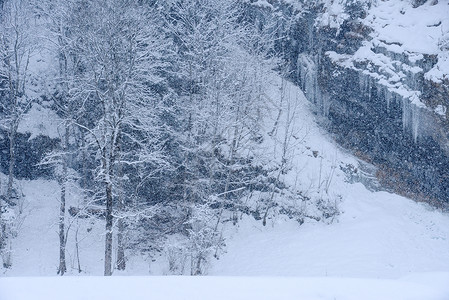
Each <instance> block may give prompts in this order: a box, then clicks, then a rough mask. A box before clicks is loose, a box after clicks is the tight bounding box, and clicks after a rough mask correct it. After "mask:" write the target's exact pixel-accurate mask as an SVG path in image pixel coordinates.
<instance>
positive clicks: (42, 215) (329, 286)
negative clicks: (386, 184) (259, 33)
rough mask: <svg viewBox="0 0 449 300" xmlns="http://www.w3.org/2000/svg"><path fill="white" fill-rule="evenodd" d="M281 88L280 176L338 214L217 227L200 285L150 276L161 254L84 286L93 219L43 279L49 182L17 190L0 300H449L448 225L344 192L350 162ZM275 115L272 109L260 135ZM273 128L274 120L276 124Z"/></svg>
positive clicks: (94, 247)
mask: <svg viewBox="0 0 449 300" xmlns="http://www.w3.org/2000/svg"><path fill="white" fill-rule="evenodd" d="M284 84H285V82H284ZM281 85H282V82H281V80H280V79H279V77H277V76H273V77H272V79H271V82H269V84H268V83H267V95H266V96H267V97H268V98H269V99H271V100H272V102H273V103H274V106H276V105H275V103H279V102H280V101H279V99H280V97H281V94H283V97H284V101H283V104H282V105H283V106H284V110H283V112H284V114H285V112H286V111H287V109H286V108H287V106H288V105H290V107H294V108H295V109H294V110H291V113H292V114H293V115H291V116H294V118H293V120H294V124H293V129H292V132H293V135H295V137H296V138H295V139H294V140H295V141H294V142H293V144H292V151H293V150H294V151H293V152H292V153H293V157H292V166H291V167H292V168H291V171H290V172H289V173H288V174H286V175H285V176H287V177H288V178H287V181H288V182H289V183H290V184H296V185H297V187H298V189H300V190H302V191H304V192H305V193H306V194H307V195H309V196H310V197H312V198H313V197H317V195H318V196H319V194H320V193H322V194H323V193H325V194H326V195H327V196H329V195H330V196H329V197H334V198H332V199H339V198H340V197H341V199H342V200H341V201H340V200H336V201H337V205H338V208H339V210H340V211H341V214H340V215H339V216H338V217H337V218H335V219H334V220H333V222H330V220H329V222H327V223H330V224H326V223H323V222H317V221H315V220H313V219H311V218H306V219H305V222H304V224H302V225H300V224H299V223H298V222H297V221H294V220H289V219H288V218H287V217H285V216H282V215H278V214H275V215H272V216H271V217H270V218H269V220H268V222H267V226H263V225H262V221H255V220H254V219H253V218H252V217H249V216H245V215H242V218H241V220H240V221H239V223H238V224H237V226H233V225H231V224H229V225H227V227H226V228H225V230H224V236H225V238H226V245H227V247H226V253H224V254H222V255H221V256H220V258H219V259H218V260H215V259H212V260H211V261H210V266H209V271H208V275H211V276H206V277H195V278H194V277H175V276H165V277H159V275H166V274H169V273H168V263H167V260H166V258H165V257H164V255H163V254H162V255H161V256H160V257H156V258H152V259H149V258H145V257H141V256H139V255H137V254H132V253H128V256H129V261H128V263H127V270H126V271H124V272H119V271H114V276H113V277H111V278H103V277H95V276H99V275H102V273H103V260H102V259H103V256H104V254H103V251H104V249H103V247H104V235H103V232H104V224H103V221H101V220H97V221H95V222H93V223H89V222H80V224H79V225H80V226H77V224H75V223H73V224H72V225H71V226H72V228H73V230H71V231H70V233H69V240H68V244H67V259H68V269H69V270H68V273H67V275H70V276H67V277H63V278H60V277H55V276H54V275H56V270H57V266H58V254H59V248H58V246H59V240H58V234H57V230H58V228H57V221H58V212H59V210H58V209H59V203H58V198H59V190H58V186H57V183H56V182H53V181H44V180H35V181H21V182H20V184H21V185H22V190H23V193H24V194H25V201H24V205H23V210H24V214H23V216H24V219H23V223H22V225H21V227H20V229H19V233H18V236H17V238H15V239H14V243H13V245H12V249H13V267H12V268H11V269H8V270H5V269H0V272H1V276H2V277H1V278H0V300H22V299H32V300H41V299H44V300H51V299H69V300H70V299H109V300H113V299H216V300H219V299H258V300H260V299H329V300H333V299H338V300H340V299H357V300H358V299H364V300H365V299H392V300H393V299H394V300H397V299H423V300H431V299H449V216H448V215H447V214H444V213H441V212H439V211H437V210H435V209H432V208H431V207H429V206H428V205H426V204H423V203H416V202H414V201H412V200H409V199H406V198H404V197H401V196H398V195H395V194H391V193H387V192H372V191H369V190H368V189H367V188H366V187H365V186H364V185H362V184H361V183H353V184H351V183H348V182H347V181H348V180H347V178H346V175H345V174H344V172H343V171H342V170H341V169H340V167H341V166H347V165H348V164H351V165H353V166H355V167H358V161H357V159H355V158H354V157H353V156H351V155H350V154H349V153H347V152H346V151H344V150H343V149H341V148H339V147H338V146H337V145H336V144H335V143H334V142H333V141H332V140H331V138H330V137H329V136H327V135H326V133H325V132H324V130H322V129H320V127H319V126H318V125H317V123H316V120H315V119H316V117H315V114H314V113H313V112H312V110H311V105H310V103H309V102H308V101H307V99H306V98H305V97H304V95H303V93H302V92H301V91H300V90H299V89H298V88H297V87H295V86H294V85H292V84H290V83H287V84H286V86H284V89H281V88H280V87H281ZM287 100H288V101H287ZM276 115H277V110H276V109H273V118H271V119H270V121H269V122H267V128H266V132H269V131H271V129H272V127H273V123H274V120H275V116H276ZM281 119H282V120H283V122H284V123H286V120H287V119H288V118H286V117H285V116H283V117H282V118H281ZM281 123H282V122H281ZM279 132H280V133H278V136H280V135H281V133H282V126H281V127H280V129H279ZM275 138H276V137H275ZM265 143H266V145H265V146H266V148H265V149H264V151H265V152H266V155H273V156H276V155H278V154H276V153H278V152H279V151H281V150H280V149H278V148H279V146H276V144H275V143H270V142H269V140H267V141H266V142H265ZM323 182H324V183H323ZM323 185H325V186H326V188H323ZM70 195H71V196H70V197H69V200H68V201H69V205H76V201H79V200H77V199H80V196H79V195H77V193H76V188H74V189H73V190H72V191H71V194H70ZM337 196H338V197H337ZM298 205H302V204H298ZM305 209H309V208H307V207H306V208H305ZM310 209H311V208H310ZM310 214H313V211H310ZM73 222H76V220H73ZM75 228H78V241H79V245H80V247H79V252H80V266H81V269H82V272H81V273H78V271H77V259H76V249H75V243H74V236H75V232H74V229H75ZM74 275H95V276H88V277H80V276H76V277H75V276H74ZM124 275H139V276H140V277H132V276H124ZM144 275H153V276H144ZM154 275H158V276H154ZM15 276H41V277H15ZM42 276H44V277H42ZM71 276H72V277H71Z"/></svg>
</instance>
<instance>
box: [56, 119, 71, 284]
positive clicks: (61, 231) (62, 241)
mask: <svg viewBox="0 0 449 300" xmlns="http://www.w3.org/2000/svg"><path fill="white" fill-rule="evenodd" d="M62 143H63V146H62V151H63V152H64V153H63V155H62V178H61V203H60V208H59V268H58V274H60V275H61V276H62V275H64V273H65V272H66V271H67V266H66V260H65V246H66V243H67V237H66V236H65V203H66V192H67V182H68V173H67V163H68V154H67V151H68V145H69V128H68V126H67V124H66V126H65V133H64V141H63V142H62Z"/></svg>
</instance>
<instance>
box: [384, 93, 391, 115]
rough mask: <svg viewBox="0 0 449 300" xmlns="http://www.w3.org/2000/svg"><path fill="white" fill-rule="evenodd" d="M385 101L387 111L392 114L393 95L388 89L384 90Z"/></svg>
mask: <svg viewBox="0 0 449 300" xmlns="http://www.w3.org/2000/svg"><path fill="white" fill-rule="evenodd" d="M384 91H385V100H386V101H387V111H388V112H390V102H391V93H390V91H389V90H388V88H387V87H385V88H384Z"/></svg>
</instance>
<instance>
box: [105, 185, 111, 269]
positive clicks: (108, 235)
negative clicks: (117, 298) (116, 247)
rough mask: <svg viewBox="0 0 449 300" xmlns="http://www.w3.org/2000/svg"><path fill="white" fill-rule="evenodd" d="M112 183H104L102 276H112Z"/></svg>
mask: <svg viewBox="0 0 449 300" xmlns="http://www.w3.org/2000/svg"><path fill="white" fill-rule="evenodd" d="M112 221H113V216H112V183H111V182H107V183H106V239H105V251H104V276H111V275H112Z"/></svg>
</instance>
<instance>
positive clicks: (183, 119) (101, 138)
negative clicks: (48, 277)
mask: <svg viewBox="0 0 449 300" xmlns="http://www.w3.org/2000/svg"><path fill="white" fill-rule="evenodd" d="M242 5H244V4H242V3H241V1H237V0H168V1H162V2H159V1H151V0H148V1H137V0H64V1H63V0H44V1H34V2H33V1H31V0H8V1H6V2H5V4H3V9H2V14H1V26H2V29H1V31H0V34H1V38H2V45H1V47H2V48H1V49H0V51H1V52H0V54H1V55H2V57H1V58H0V59H1V67H0V80H1V97H2V99H1V104H2V113H4V115H6V116H8V119H4V120H8V121H7V122H3V123H2V126H4V128H3V130H4V131H5V132H7V133H8V137H9V140H10V141H9V145H10V150H9V154H10V159H9V163H10V168H9V177H8V178H9V179H8V184H7V191H6V193H4V194H5V196H4V197H3V201H2V202H0V203H2V205H3V206H5V207H6V208H5V207H4V208H3V210H2V207H0V212H1V211H6V209H9V208H10V207H13V204H14V202H15V201H17V199H14V195H13V194H14V188H13V180H14V146H15V142H14V137H15V134H16V132H17V126H18V123H19V122H20V121H21V117H22V115H23V113H24V112H25V111H26V110H27V109H28V108H29V107H30V106H31V105H33V102H42V101H44V100H45V101H46V103H47V105H48V106H50V107H51V109H52V110H54V111H56V112H57V114H58V116H59V118H60V124H59V127H58V133H59V139H58V143H59V144H58V147H57V149H53V151H51V152H49V153H48V154H47V156H46V157H45V158H44V159H43V160H42V162H41V164H40V165H39V167H42V166H47V167H48V166H51V167H52V168H53V170H54V172H53V173H54V178H55V179H56V180H57V181H58V183H59V186H60V212H59V238H60V239H59V240H60V259H59V268H58V274H61V275H63V274H64V273H65V272H67V266H66V257H65V255H66V244H67V239H68V237H69V233H71V229H73V227H72V224H73V220H74V219H76V220H81V219H80V218H84V217H86V216H87V215H90V216H91V217H93V218H98V219H102V218H104V221H105V222H104V223H105V257H104V274H105V275H111V274H112V272H113V269H114V268H116V269H118V270H123V269H125V267H126V257H125V252H126V250H127V249H131V248H132V249H137V250H139V249H140V250H141V251H144V250H148V249H156V248H159V249H165V250H166V251H167V252H168V253H169V255H168V256H169V257H171V260H170V269H171V270H172V271H173V272H180V271H179V270H180V269H184V264H185V263H186V262H190V273H191V274H192V275H198V274H202V273H203V272H204V267H205V265H206V264H207V260H208V259H210V257H211V256H213V255H215V256H217V255H218V254H219V252H220V251H221V248H222V246H223V237H222V234H221V230H222V226H223V224H224V223H225V222H228V221H230V222H232V223H234V224H235V223H237V221H238V216H239V214H242V213H247V214H253V215H254V216H256V218H259V219H262V215H263V221H264V223H265V222H266V218H267V214H268V212H269V209H270V208H273V207H274V206H275V204H274V203H268V202H270V201H271V202H273V199H274V198H275V197H274V195H275V193H278V192H279V191H280V190H281V189H283V188H285V187H284V186H283V185H282V184H281V183H280V180H281V174H283V172H285V169H286V159H287V156H288V155H287V153H286V149H287V146H286V145H284V146H283V147H284V148H283V149H284V151H283V153H282V163H281V165H275V166H274V167H273V166H271V165H270V167H267V164H266V161H264V159H263V158H261V156H260V151H259V150H260V149H259V150H257V149H258V147H259V148H260V146H259V145H260V144H261V143H262V141H263V139H264V132H263V129H262V127H263V122H262V121H263V119H264V114H265V113H266V103H267V98H266V97H265V96H264V88H263V85H264V83H265V82H266V81H267V76H268V75H267V70H269V69H270V68H272V67H274V60H273V59H270V57H271V56H273V53H272V51H273V48H272V45H271V44H270V38H269V36H270V35H269V34H270V32H268V33H267V32H264V30H265V29H264V28H262V26H252V25H250V24H249V23H247V22H245V20H246V19H247V18H246V16H245V11H244V10H243V9H242ZM31 23H32V25H33V26H31ZM265 28H268V27H267V26H265ZM268 31H270V30H269V29H268ZM271 33H272V32H271ZM265 34H268V35H265ZM36 45H39V46H40V47H42V48H40V49H36ZM42 51H45V52H46V53H50V55H49V56H50V57H51V61H49V65H51V67H50V68H48V70H47V73H46V74H45V88H43V87H42V86H40V87H41V90H40V93H37V94H38V95H37V96H36V93H34V94H30V93H28V91H29V88H28V87H27V85H29V83H30V82H31V81H32V80H31V78H32V77H33V74H32V70H30V68H29V62H30V57H32V56H33V55H38V56H39V55H40V54H39V53H41V52H42ZM271 58H272V57H271ZM31 69H32V68H31ZM40 75H41V76H42V74H40ZM275 130H277V125H276V124H275V127H274V128H273V131H275ZM286 130H287V131H286V137H285V141H284V144H286V143H287V139H290V138H291V135H292V134H291V133H290V132H289V131H288V130H289V129H288V128H287V129H286ZM272 134H273V132H272ZM71 184H72V185H73V184H74V185H76V186H77V187H78V189H79V190H81V191H82V192H81V193H80V195H82V198H83V199H82V201H79V203H82V205H79V206H78V207H70V209H69V207H68V204H67V198H68V194H67V193H68V192H67V191H68V189H69V185H71ZM0 186H1V184H0ZM256 191H259V192H263V193H265V194H266V195H269V196H267V197H266V199H262V200H263V201H265V204H264V206H263V209H262V210H261V211H257V209H256V211H254V209H253V211H252V208H250V207H248V206H245V201H248V199H249V198H250V197H251V196H252V195H253V193H254V192H256ZM2 193H3V191H2ZM69 211H70V214H69ZM69 219H70V220H71V221H69ZM0 223H1V224H2V233H1V239H0V250H1V251H2V256H3V257H4V258H5V257H6V256H5V254H7V252H8V251H7V247H6V241H7V240H8V239H10V238H9V237H8V231H9V230H10V229H8V228H6V227H7V226H5V224H6V222H5V218H2V216H1V215H0ZM170 235H181V236H183V239H182V241H181V242H179V243H176V244H170V245H169V246H167V243H165V241H167V240H169V238H168V236H170ZM75 238H76V237H75ZM114 239H116V241H117V242H116V243H113V240H114ZM164 243H165V244H164ZM114 244H115V245H116V248H117V249H116V252H115V253H116V255H115V257H116V261H115V264H114V263H113V245H114ZM148 244H151V245H148ZM161 245H162V246H161ZM164 245H165V246H164ZM78 260H79V257H78ZM4 261H5V260H4ZM6 261H8V259H7V260H6ZM180 261H182V263H180ZM8 264H10V262H7V263H6V264H5V266H8ZM114 265H115V266H114ZM78 268H79V267H78ZM182 272H183V271H182ZM182 272H181V273H182Z"/></svg>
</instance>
